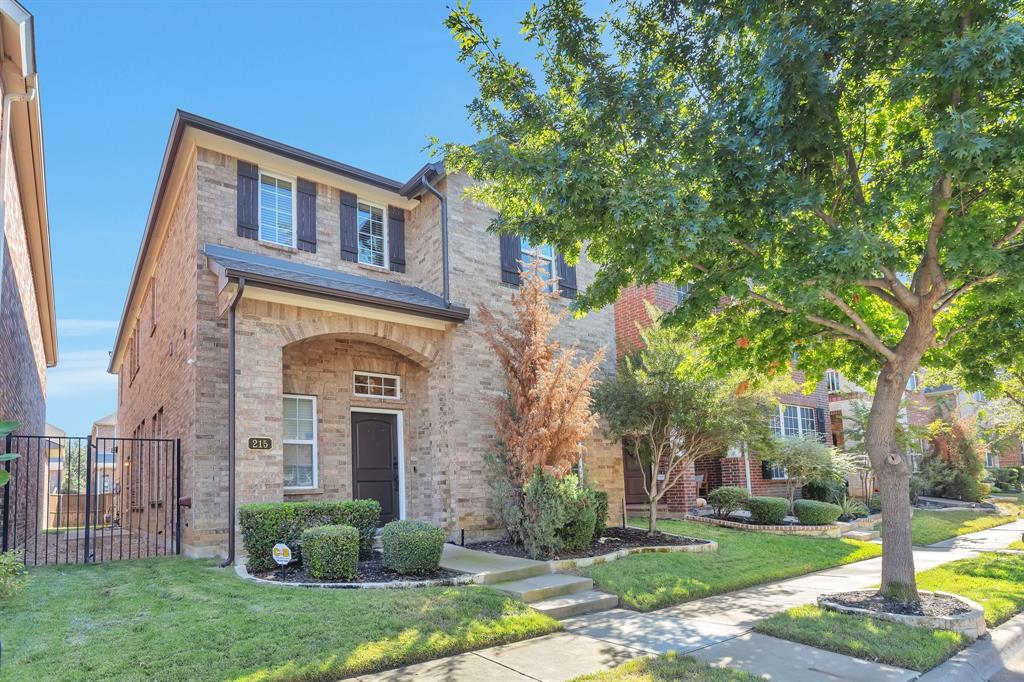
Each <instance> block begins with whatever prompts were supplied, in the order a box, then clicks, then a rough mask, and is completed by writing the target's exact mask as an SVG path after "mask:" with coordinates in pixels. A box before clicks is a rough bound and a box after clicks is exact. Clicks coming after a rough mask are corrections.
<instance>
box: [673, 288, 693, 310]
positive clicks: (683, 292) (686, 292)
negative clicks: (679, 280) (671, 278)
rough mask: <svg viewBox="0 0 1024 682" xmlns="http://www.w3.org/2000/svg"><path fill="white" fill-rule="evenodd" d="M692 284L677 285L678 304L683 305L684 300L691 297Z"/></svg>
mask: <svg viewBox="0 0 1024 682" xmlns="http://www.w3.org/2000/svg"><path fill="white" fill-rule="evenodd" d="M692 288H693V285H691V284H683V285H680V286H677V287H676V305H682V304H683V301H685V300H686V299H687V298H689V297H690V290H691V289H692Z"/></svg>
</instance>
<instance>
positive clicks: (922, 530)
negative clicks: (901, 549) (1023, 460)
mask: <svg viewBox="0 0 1024 682" xmlns="http://www.w3.org/2000/svg"><path fill="white" fill-rule="evenodd" d="M1016 520H1017V519H1016V516H1001V515H999V514H985V513H980V512H973V511H927V510H924V509H918V510H916V511H915V512H914V519H913V521H912V522H911V523H912V526H911V528H912V530H911V532H912V534H913V538H914V544H915V545H933V544H935V543H936V542H942V541H943V540H948V539H949V538H955V537H956V536H957V535H963V534H965V533H973V532H975V531H979V530H985V529H986V528H994V527H995V526H1002V525H1005V524H1007V523H1011V522H1013V521H1016ZM883 526H884V524H881V523H880V524H878V526H876V528H877V529H878V530H880V531H882V532H883V533H884V528H883Z"/></svg>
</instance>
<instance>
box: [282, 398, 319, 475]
mask: <svg viewBox="0 0 1024 682" xmlns="http://www.w3.org/2000/svg"><path fill="white" fill-rule="evenodd" d="M281 398H282V405H281V409H282V411H283V410H284V404H283V403H284V400H283V399H284V398H296V399H298V400H309V401H311V402H312V403H313V440H312V441H308V440H296V439H294V438H284V437H283V436H282V438H281V459H282V462H281V478H282V479H283V478H284V446H285V445H312V446H313V485H296V486H291V485H286V486H284V489H285V490H316V489H317V488H319V487H320V467H319V466H318V462H317V460H318V459H319V457H318V453H317V447H316V440H317V430H318V429H317V427H318V426H319V424H318V422H319V421H320V415H319V412H317V403H316V396H315V395H305V394H302V393H285V394H283V395H282V396H281ZM281 421H282V424H281V426H282V433H283V431H284V428H283V427H284V414H283V412H282V415H281Z"/></svg>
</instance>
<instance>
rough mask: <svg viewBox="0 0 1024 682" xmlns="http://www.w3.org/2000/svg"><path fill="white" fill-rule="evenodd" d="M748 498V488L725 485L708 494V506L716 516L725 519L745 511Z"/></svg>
mask: <svg viewBox="0 0 1024 682" xmlns="http://www.w3.org/2000/svg"><path fill="white" fill-rule="evenodd" d="M748 497H749V495H748V494H747V490H746V488H740V487H739V486H735V485H723V486H722V487H721V488H715V489H714V490H712V491H711V492H710V493H708V504H709V505H711V508H712V509H714V510H715V516H722V517H725V516H728V515H729V514H732V513H733V512H734V511H736V510H738V509H743V505H744V504H745V503H746V501H747V498H748Z"/></svg>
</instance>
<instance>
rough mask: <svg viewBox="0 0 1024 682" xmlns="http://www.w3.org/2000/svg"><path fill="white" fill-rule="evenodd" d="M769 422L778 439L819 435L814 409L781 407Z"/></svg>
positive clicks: (793, 406) (795, 406)
mask: <svg viewBox="0 0 1024 682" xmlns="http://www.w3.org/2000/svg"><path fill="white" fill-rule="evenodd" d="M769 420H770V424H771V428H772V433H774V434H775V436H776V437H777V438H791V437H794V436H810V435H812V434H815V435H816V434H817V433H818V429H817V426H816V422H815V419H814V408H813V407H800V406H798V405H779V409H778V411H777V412H773V413H772V414H771V415H770V417H769Z"/></svg>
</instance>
